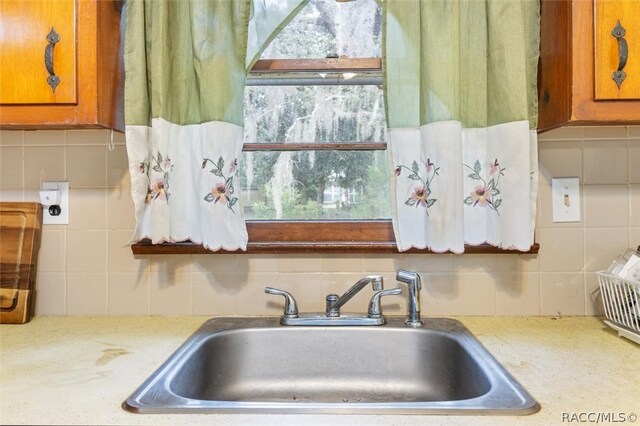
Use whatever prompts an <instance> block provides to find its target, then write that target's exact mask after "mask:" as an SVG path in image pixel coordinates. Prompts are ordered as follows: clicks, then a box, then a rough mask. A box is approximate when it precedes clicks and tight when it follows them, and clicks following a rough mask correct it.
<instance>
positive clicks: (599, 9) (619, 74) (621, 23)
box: [595, 0, 640, 100]
mask: <svg viewBox="0 0 640 426" xmlns="http://www.w3.org/2000/svg"><path fill="white" fill-rule="evenodd" d="M595 6H596V7H595V55H596V57H595V86H596V87H595V92H596V96H595V98H596V100H606V99H610V100H613V99H640V1H638V0H596V5H595ZM612 33H615V35H614V34H612ZM625 58H626V61H625ZM614 77H615V78H614ZM616 80H617V81H616Z"/></svg>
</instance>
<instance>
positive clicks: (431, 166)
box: [426, 158, 433, 173]
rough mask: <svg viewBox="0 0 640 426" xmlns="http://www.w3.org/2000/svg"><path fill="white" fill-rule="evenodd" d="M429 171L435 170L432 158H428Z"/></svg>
mask: <svg viewBox="0 0 640 426" xmlns="http://www.w3.org/2000/svg"><path fill="white" fill-rule="evenodd" d="M426 165H427V173H431V171H432V170H433V163H432V162H431V159H430V158H427V163H426Z"/></svg>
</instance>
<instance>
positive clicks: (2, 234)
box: [0, 202, 42, 324]
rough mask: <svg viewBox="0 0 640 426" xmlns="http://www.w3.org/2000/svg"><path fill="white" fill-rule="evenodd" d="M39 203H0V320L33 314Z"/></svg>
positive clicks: (21, 318) (23, 318) (25, 318)
mask: <svg viewBox="0 0 640 426" xmlns="http://www.w3.org/2000/svg"><path fill="white" fill-rule="evenodd" d="M41 233H42V205H41V204H39V203H12V202H0V323H2V324H24V323H26V322H28V321H29V320H30V319H31V317H32V316H33V310H34V309H33V308H34V306H35V283H36V271H37V266H38V251H39V250H40V236H41Z"/></svg>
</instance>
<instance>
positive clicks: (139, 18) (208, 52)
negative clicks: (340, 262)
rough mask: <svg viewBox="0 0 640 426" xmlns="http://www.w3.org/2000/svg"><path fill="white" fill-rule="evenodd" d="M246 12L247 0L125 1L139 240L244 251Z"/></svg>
mask: <svg viewBox="0 0 640 426" xmlns="http://www.w3.org/2000/svg"><path fill="white" fill-rule="evenodd" d="M249 12H250V2H249V0H234V1H227V0H184V1H175V0H147V1H143V0H129V1H127V3H126V29H125V51H124V60H125V71H126V80H125V121H126V136H127V151H128V155H129V168H130V172H131V180H132V194H133V199H134V204H135V210H136V221H137V225H136V230H135V234H134V237H133V242H135V241H139V240H141V239H143V238H150V239H151V240H152V241H153V242H154V243H159V242H165V241H184V240H188V239H190V240H192V241H194V242H197V243H202V244H203V245H204V246H205V247H208V248H210V249H213V250H215V249H219V248H225V249H228V250H235V249H238V248H240V249H245V248H246V243H247V231H246V227H245V224H244V218H243V212H242V209H241V208H240V205H239V204H238V199H239V197H238V193H237V189H236V188H237V185H236V173H237V165H238V159H239V158H240V155H241V150H242V140H243V128H242V122H243V91H244V85H245V79H246V72H245V58H246V53H247V47H246V46H247V31H248V21H249Z"/></svg>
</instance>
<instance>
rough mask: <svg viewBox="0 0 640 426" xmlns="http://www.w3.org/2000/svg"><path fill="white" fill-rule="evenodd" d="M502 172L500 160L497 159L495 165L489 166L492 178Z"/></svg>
mask: <svg viewBox="0 0 640 426" xmlns="http://www.w3.org/2000/svg"><path fill="white" fill-rule="evenodd" d="M499 171H500V163H498V159H497V158H496V159H495V160H494V162H493V164H491V165H490V166H489V174H490V175H491V176H493V175H495V174H496V173H498V172H499Z"/></svg>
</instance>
